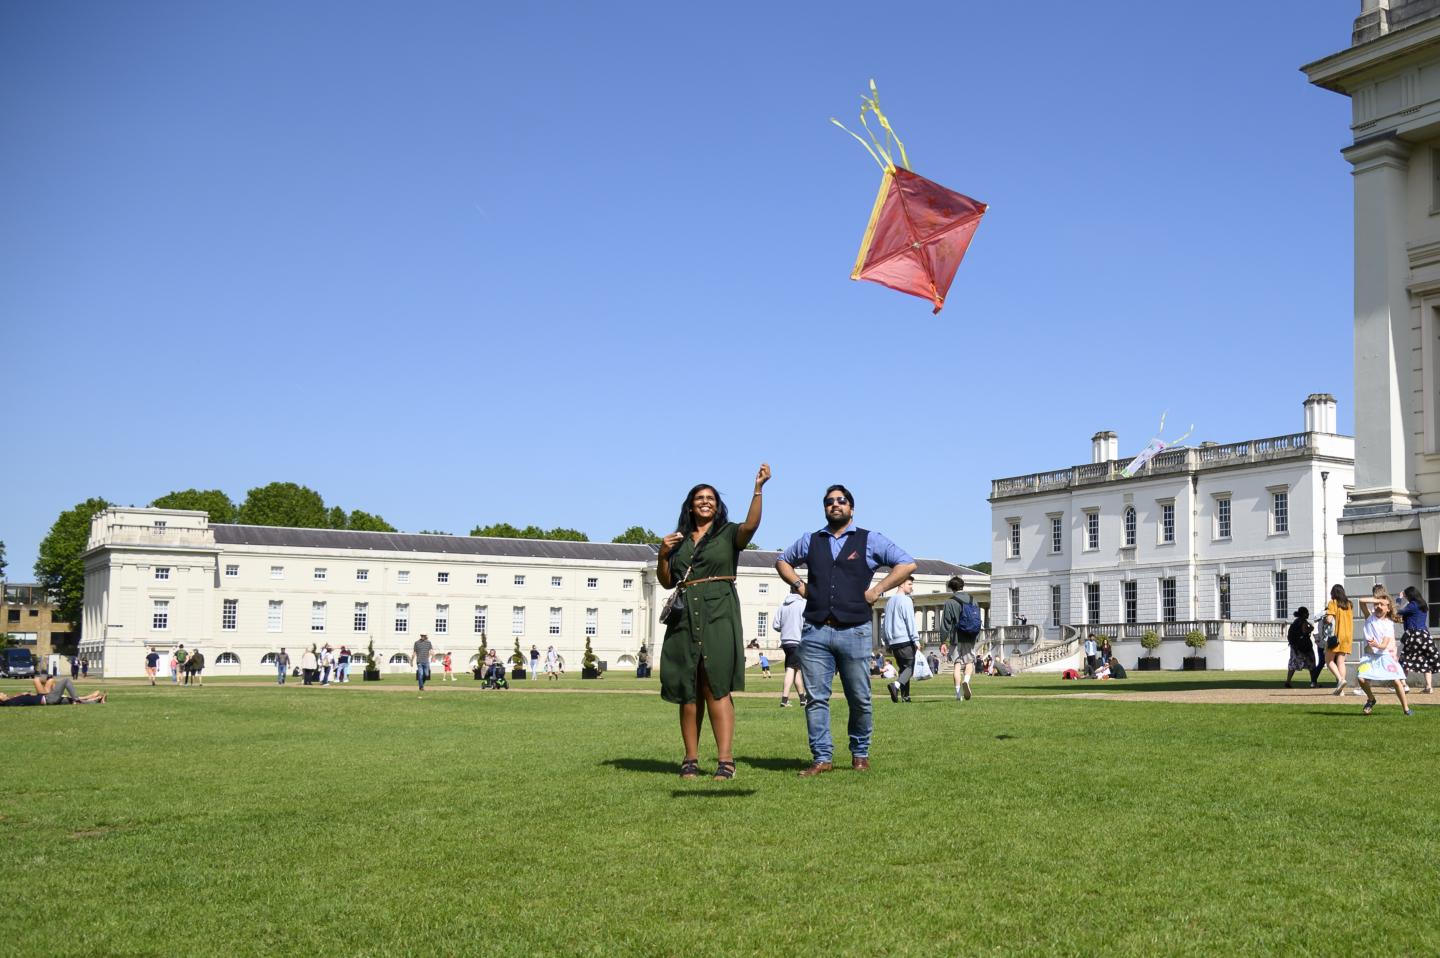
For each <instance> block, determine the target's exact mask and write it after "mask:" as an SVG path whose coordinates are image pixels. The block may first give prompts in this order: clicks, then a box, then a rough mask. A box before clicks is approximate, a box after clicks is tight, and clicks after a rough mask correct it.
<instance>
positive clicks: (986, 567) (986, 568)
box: [965, 562, 990, 575]
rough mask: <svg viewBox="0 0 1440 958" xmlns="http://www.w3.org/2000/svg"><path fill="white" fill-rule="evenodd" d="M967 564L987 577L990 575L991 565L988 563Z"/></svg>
mask: <svg viewBox="0 0 1440 958" xmlns="http://www.w3.org/2000/svg"><path fill="white" fill-rule="evenodd" d="M965 564H966V565H968V566H969V567H970V568H972V569H974V570H975V571H976V572H983V573H985V574H986V575H989V574H990V563H988V562H967V563H965Z"/></svg>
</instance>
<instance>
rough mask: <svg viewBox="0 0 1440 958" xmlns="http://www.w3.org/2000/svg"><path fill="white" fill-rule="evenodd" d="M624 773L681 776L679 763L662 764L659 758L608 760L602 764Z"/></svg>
mask: <svg viewBox="0 0 1440 958" xmlns="http://www.w3.org/2000/svg"><path fill="white" fill-rule="evenodd" d="M600 764H601V765H609V766H610V767H611V768H618V769H620V770H621V771H622V772H649V773H651V774H652V775H653V774H661V775H678V774H680V763H679V762H662V761H660V760H659V759H657V758H607V759H605V761H603V762H601V763H600Z"/></svg>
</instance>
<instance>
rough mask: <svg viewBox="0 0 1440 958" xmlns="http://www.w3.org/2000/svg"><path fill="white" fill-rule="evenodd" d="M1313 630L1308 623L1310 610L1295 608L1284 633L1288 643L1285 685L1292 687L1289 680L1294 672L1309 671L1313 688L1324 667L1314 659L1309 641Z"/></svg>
mask: <svg viewBox="0 0 1440 958" xmlns="http://www.w3.org/2000/svg"><path fill="white" fill-rule="evenodd" d="M1314 631H1315V626H1313V625H1311V624H1310V610H1309V609H1307V608H1305V606H1303V605H1302V606H1301V607H1300V608H1298V609H1296V610H1295V621H1294V622H1291V623H1290V631H1289V632H1288V633H1286V635H1285V640H1286V641H1287V642H1289V643H1290V664H1289V665H1288V666H1287V668H1288V669H1289V671H1287V672H1286V673H1285V687H1286V688H1287V689H1288V688H1293V687H1294V686H1292V685H1291V684H1290V680H1291V679H1293V678H1294V677H1295V673H1296V672H1309V673H1310V687H1311V688H1312V689H1313V688H1315V683H1316V681H1317V680H1318V679H1319V678H1320V670H1321V669H1323V668H1324V666H1323V665H1320V664H1319V663H1318V662H1317V661H1316V659H1315V645H1314V643H1312V642H1311V641H1310V634H1311V633H1312V632H1314Z"/></svg>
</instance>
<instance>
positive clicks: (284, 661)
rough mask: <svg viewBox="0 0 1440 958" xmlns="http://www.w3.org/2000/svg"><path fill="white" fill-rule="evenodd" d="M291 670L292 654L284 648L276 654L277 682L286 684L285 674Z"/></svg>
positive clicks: (277, 683)
mask: <svg viewBox="0 0 1440 958" xmlns="http://www.w3.org/2000/svg"><path fill="white" fill-rule="evenodd" d="M289 672H290V654H289V653H288V652H286V651H285V650H284V649H283V648H282V649H281V650H280V653H279V654H278V655H276V656H275V684H276V685H284V684H285V676H286V675H287V674H289Z"/></svg>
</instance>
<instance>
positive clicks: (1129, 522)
mask: <svg viewBox="0 0 1440 958" xmlns="http://www.w3.org/2000/svg"><path fill="white" fill-rule="evenodd" d="M1125 544H1126V545H1127V546H1133V545H1134V544H1135V507H1134V506H1129V507H1128V508H1126V510H1125Z"/></svg>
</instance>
